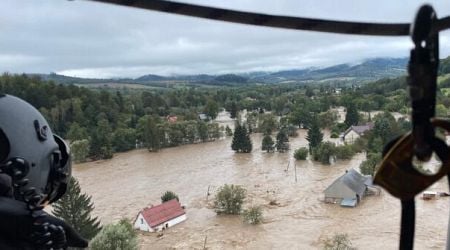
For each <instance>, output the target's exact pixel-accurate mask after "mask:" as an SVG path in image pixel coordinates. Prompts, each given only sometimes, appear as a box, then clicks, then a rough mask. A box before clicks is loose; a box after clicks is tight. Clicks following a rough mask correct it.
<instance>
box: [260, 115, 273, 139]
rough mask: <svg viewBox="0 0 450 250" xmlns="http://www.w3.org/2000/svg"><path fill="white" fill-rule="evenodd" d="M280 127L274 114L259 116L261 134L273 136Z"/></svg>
mask: <svg viewBox="0 0 450 250" xmlns="http://www.w3.org/2000/svg"><path fill="white" fill-rule="evenodd" d="M277 126H278V122H277V120H276V117H275V116H274V115H273V114H260V115H259V125H258V129H259V132H262V133H264V134H265V135H271V134H272V131H274V130H275V129H276V128H277Z"/></svg>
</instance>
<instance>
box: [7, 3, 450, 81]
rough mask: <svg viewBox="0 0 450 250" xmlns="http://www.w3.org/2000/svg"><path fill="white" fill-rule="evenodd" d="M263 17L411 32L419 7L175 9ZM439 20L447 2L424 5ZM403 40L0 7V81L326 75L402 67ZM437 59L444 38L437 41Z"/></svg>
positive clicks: (69, 6)
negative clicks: (48, 76)
mask: <svg viewBox="0 0 450 250" xmlns="http://www.w3.org/2000/svg"><path fill="white" fill-rule="evenodd" d="M181 1H182V2H188V3H195V4H202V5H209V6H215V7H224V8H232V9H237V10H245V11H252V12H263V13H268V14H279V15H291V16H302V17H313V18H326V19H339V20H354V21H377V22H410V21H412V19H413V18H414V15H415V13H416V11H417V8H418V6H420V5H421V4H422V3H423V2H424V1H412V0H408V1H392V0H377V1H362V0H354V1H348V0H339V1H338V0H321V1H317V0H277V1H262V0H222V1H218V0H181ZM428 2H431V3H432V5H433V6H434V7H435V9H436V10H437V12H438V16H439V17H443V16H447V15H450V1H447V0H445V1H444V0H439V1H428ZM411 46H412V45H411V42H410V39H409V38H408V37H396V38H386V37H383V38H379V37H367V36H348V35H335V34H325V33H317V32H303V31H291V30H284V29H274V28H262V27H253V26H248V25H241V24H230V23H224V22H220V21H211V20H204V19H198V18H192V17H184V16H178V15H173V14H166V13H158V12H153V11H147V10H139V9H135V8H128V7H119V6H114V5H108V4H101V3H93V2H89V1H80V0H78V1H64V0H45V1H35V0H1V2H0V71H1V72H5V71H8V72H12V73H22V72H26V73H49V72H56V73H60V74H64V75H71V76H79V77H95V78H109V77H138V76H141V75H144V74H160V75H173V74H198V73H207V74H222V73H230V72H247V71H275V70H282V69H293V68H306V67H324V66H329V65H334V64H338V63H357V62H360V61H362V60H364V59H367V58H374V57H406V56H408V54H409V49H410V48H411ZM440 46H441V58H442V57H446V56H448V55H450V33H449V32H448V31H447V32H444V33H441V44H440Z"/></svg>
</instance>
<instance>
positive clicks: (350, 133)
mask: <svg viewBox="0 0 450 250" xmlns="http://www.w3.org/2000/svg"><path fill="white" fill-rule="evenodd" d="M372 128H373V123H367V124H365V125H361V126H351V127H350V128H348V129H347V130H346V131H345V132H344V134H342V135H341V140H342V142H344V143H346V144H352V143H354V142H355V141H356V140H357V139H358V138H359V137H361V136H363V135H364V134H365V133H366V132H368V131H370V130H372Z"/></svg>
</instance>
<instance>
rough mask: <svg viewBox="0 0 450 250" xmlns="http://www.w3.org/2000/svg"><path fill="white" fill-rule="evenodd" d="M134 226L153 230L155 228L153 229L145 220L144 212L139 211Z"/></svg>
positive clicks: (143, 229)
mask: <svg viewBox="0 0 450 250" xmlns="http://www.w3.org/2000/svg"><path fill="white" fill-rule="evenodd" d="M134 228H135V229H139V230H141V231H146V232H153V230H151V228H150V227H149V226H148V224H147V222H146V221H145V219H144V216H142V213H139V215H138V217H137V218H136V221H135V222H134ZM149 229H150V230H149Z"/></svg>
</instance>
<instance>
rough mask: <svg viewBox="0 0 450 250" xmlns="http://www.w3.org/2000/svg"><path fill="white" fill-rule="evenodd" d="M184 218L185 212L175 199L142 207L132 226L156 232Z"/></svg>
mask: <svg viewBox="0 0 450 250" xmlns="http://www.w3.org/2000/svg"><path fill="white" fill-rule="evenodd" d="M185 220H186V212H185V211H184V209H183V208H182V207H181V204H180V203H179V202H178V200H177V199H173V200H170V201H167V202H164V203H162V204H160V205H157V206H152V207H147V208H144V209H143V210H142V211H140V212H139V214H138V215H137V217H136V221H135V222H134V228H136V229H139V230H142V231H146V232H158V231H161V230H164V229H167V228H169V227H172V226H174V225H176V224H178V223H180V222H183V221H185Z"/></svg>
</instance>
